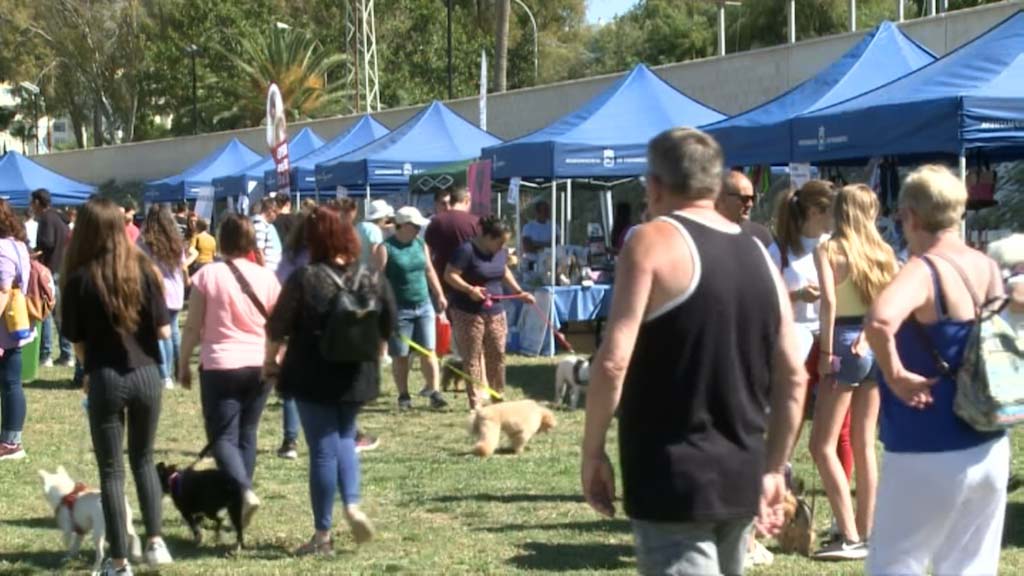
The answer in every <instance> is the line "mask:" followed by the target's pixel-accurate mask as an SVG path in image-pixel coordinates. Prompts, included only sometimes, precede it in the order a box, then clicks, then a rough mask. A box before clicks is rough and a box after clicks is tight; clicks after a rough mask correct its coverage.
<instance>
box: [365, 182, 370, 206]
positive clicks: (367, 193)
mask: <svg viewBox="0 0 1024 576" xmlns="http://www.w3.org/2000/svg"><path fill="white" fill-rule="evenodd" d="M366 206H367V208H368V207H369V206H370V182H369V181H367V182H366Z"/></svg>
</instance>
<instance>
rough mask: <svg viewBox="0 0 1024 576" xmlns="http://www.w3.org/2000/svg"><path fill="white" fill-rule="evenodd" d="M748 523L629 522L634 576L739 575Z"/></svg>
mask: <svg viewBox="0 0 1024 576" xmlns="http://www.w3.org/2000/svg"><path fill="white" fill-rule="evenodd" d="M752 525H753V520H752V519H744V520H731V521H726V522H686V523H670V522H664V523H662V522H648V521H645V520H633V538H634V539H635V540H636V564H637V572H638V573H640V574H643V575H645V576H646V575H648V574H658V575H663V574H669V575H672V576H684V575H690V574H727V575H733V574H743V560H744V558H745V557H746V552H747V542H748V541H749V540H750V538H749V536H750V528H751V526H752Z"/></svg>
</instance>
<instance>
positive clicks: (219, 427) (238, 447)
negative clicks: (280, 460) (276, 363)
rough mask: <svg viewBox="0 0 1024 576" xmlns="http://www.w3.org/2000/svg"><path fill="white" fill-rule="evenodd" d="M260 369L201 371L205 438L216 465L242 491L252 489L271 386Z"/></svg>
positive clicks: (200, 381) (200, 382) (200, 380)
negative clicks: (266, 382) (211, 445)
mask: <svg viewBox="0 0 1024 576" xmlns="http://www.w3.org/2000/svg"><path fill="white" fill-rule="evenodd" d="M260 376H261V370H260V369H259V368H238V369H235V370H202V369H200V371H199V384H200V387H201V391H200V397H201V398H202V403H203V420H204V422H205V423H206V437H207V439H208V441H209V442H211V443H213V450H212V452H213V459H214V460H216V461H217V467H218V468H220V469H221V470H222V471H223V472H225V473H226V474H227V475H228V476H231V478H233V479H234V480H235V481H236V482H238V484H239V485H240V486H241V487H242V489H243V490H248V489H251V488H252V478H253V474H254V473H255V471H256V433H257V431H258V430H259V426H260V417H261V416H262V415H263V407H264V406H266V404H267V395H268V394H269V392H270V388H269V387H268V386H264V384H263V382H262V380H261V378H260Z"/></svg>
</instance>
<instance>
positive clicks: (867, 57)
mask: <svg viewBox="0 0 1024 576" xmlns="http://www.w3.org/2000/svg"><path fill="white" fill-rule="evenodd" d="M934 60H935V55H934V54H932V53H931V52H930V51H929V50H928V49H926V48H924V47H922V46H921V45H920V44H918V43H917V42H915V41H914V40H912V39H911V38H909V37H908V36H906V35H905V34H903V32H901V31H900V29H899V27H898V26H896V25H895V24H893V23H892V22H882V23H881V24H880V25H878V26H877V27H876V28H875V29H874V30H872V31H871V32H869V33H868V34H866V35H865V36H864V38H862V39H861V41H860V42H858V43H857V44H855V45H854V46H853V47H852V48H850V49H849V50H847V51H846V53H845V54H843V55H842V56H841V57H840V58H839V59H838V60H836V61H835V62H833V63H832V64H831V65H829V66H828V67H827V68H825V69H824V70H822V71H821V72H819V73H818V74H816V75H815V76H814V77H812V78H811V79H809V80H807V81H805V82H803V83H802V84H799V85H797V86H796V87H794V88H793V89H791V90H789V91H788V92H785V93H783V94H781V95H780V96H778V97H776V98H774V99H772V100H769V101H768V102H765V103H764V104H761V105H760V106H757V107H755V108H752V109H750V110H748V111H746V112H743V113H742V114H738V115H736V116H733V117H732V118H729V119H727V120H723V121H721V122H717V123H715V124H712V125H710V126H705V127H704V130H705V131H707V132H708V133H709V134H711V135H712V136H714V137H715V138H716V139H717V140H718V141H719V143H720V144H721V145H722V148H723V150H724V151H725V155H726V161H727V163H729V164H731V165H744V166H750V165H754V164H785V163H788V162H790V161H791V159H792V158H791V156H790V141H791V130H790V123H789V122H790V120H791V119H792V118H793V117H795V116H797V115H799V114H804V113H807V112H813V111H815V110H821V109H822V108H826V107H828V106H831V105H833V104H836V103H838V102H842V101H844V100H848V99H850V98H852V97H854V96H858V95H860V94H863V93H865V92H868V91H870V90H873V89H875V88H877V87H879V86H882V85H884V84H886V83H888V82H891V81H893V80H895V79H897V78H900V77H902V76H905V75H907V74H909V73H910V72H913V71H914V70H917V69H919V68H921V67H922V66H925V65H927V64H929V63H930V62H933V61H934Z"/></svg>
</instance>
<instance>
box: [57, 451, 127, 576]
mask: <svg viewBox="0 0 1024 576" xmlns="http://www.w3.org/2000/svg"><path fill="white" fill-rule="evenodd" d="M39 475H40V476H42V478H43V496H44V497H45V498H46V501H47V503H49V504H50V508H52V509H53V514H54V516H55V517H56V518H57V527H58V528H60V530H61V532H62V533H63V534H64V544H65V546H67V547H68V555H67V558H68V559H70V558H73V557H74V556H76V555H78V549H79V547H81V545H82V538H83V537H84V536H85V535H86V534H87V533H88V532H89V531H90V530H92V542H93V546H95V548H96V562H95V563H94V565H93V570H94V571H97V572H98V571H99V570H100V568H101V567H102V564H103V548H104V545H105V544H106V534H107V525H106V522H104V520H103V503H102V502H101V501H100V491H99V490H90V489H88V488H86V486H85V484H82V483H81V482H77V483H76V482H75V481H74V480H73V479H72V478H71V476H69V475H68V473H67V470H65V469H64V467H63V466H58V467H57V471H56V472H54V473H53V474H51V473H49V472H47V471H46V470H40V471H39ZM124 506H125V511H126V512H127V513H128V526H127V528H128V536H129V537H130V538H131V550H132V559H138V558H140V557H141V556H142V542H141V541H140V540H139V536H138V535H137V534H136V533H135V528H134V527H133V526H132V509H131V507H129V506H128V499H127V498H125V502H124Z"/></svg>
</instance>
